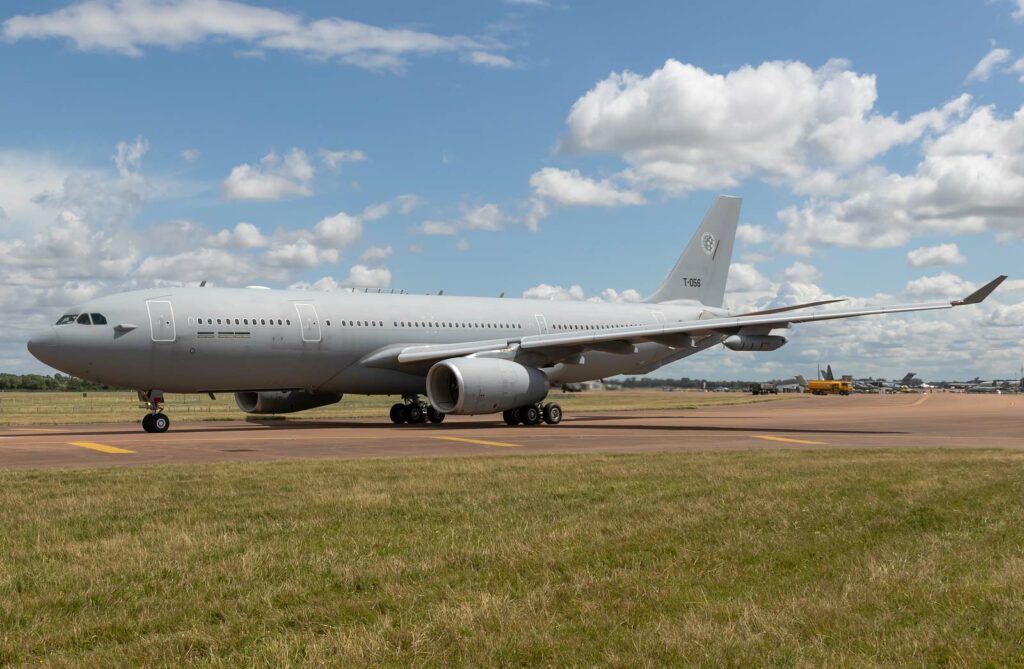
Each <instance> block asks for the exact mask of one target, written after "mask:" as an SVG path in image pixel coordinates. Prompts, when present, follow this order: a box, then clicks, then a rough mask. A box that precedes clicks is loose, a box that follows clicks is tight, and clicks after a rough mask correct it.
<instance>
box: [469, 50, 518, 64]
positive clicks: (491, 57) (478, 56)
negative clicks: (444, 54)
mask: <svg viewBox="0 0 1024 669" xmlns="http://www.w3.org/2000/svg"><path fill="white" fill-rule="evenodd" d="M464 60H468V61H469V62H470V63H473V64H474V65H482V66H484V67H497V68H509V67H515V66H516V64H515V63H514V62H512V59H511V58H509V57H508V56H502V55H501V54H499V53H492V52H490V51H471V52H469V55H467V56H465V57H464Z"/></svg>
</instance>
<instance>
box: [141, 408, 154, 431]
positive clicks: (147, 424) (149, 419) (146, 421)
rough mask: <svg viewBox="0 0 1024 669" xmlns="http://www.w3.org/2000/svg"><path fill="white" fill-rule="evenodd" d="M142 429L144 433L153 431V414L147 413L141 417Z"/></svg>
mask: <svg viewBox="0 0 1024 669" xmlns="http://www.w3.org/2000/svg"><path fill="white" fill-rule="evenodd" d="M142 429H143V430H145V431H146V432H152V431H153V414H151V413H147V414H146V415H145V416H143V417H142Z"/></svg>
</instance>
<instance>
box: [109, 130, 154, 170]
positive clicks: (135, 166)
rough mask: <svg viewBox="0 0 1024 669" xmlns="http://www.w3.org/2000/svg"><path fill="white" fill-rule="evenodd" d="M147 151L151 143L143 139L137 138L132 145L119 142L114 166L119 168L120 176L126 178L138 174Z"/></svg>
mask: <svg viewBox="0 0 1024 669" xmlns="http://www.w3.org/2000/svg"><path fill="white" fill-rule="evenodd" d="M147 151H149V142H147V141H146V140H145V139H143V138H142V137H136V138H135V141H134V142H132V143H131V144H129V143H128V142H123V141H122V142H118V143H117V151H116V152H115V153H114V164H115V165H116V166H117V172H118V174H120V175H121V177H122V178H124V177H127V176H129V175H131V174H134V173H135V172H138V171H139V168H141V167H142V156H144V155H146V152H147Z"/></svg>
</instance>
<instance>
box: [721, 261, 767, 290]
mask: <svg viewBox="0 0 1024 669" xmlns="http://www.w3.org/2000/svg"><path fill="white" fill-rule="evenodd" d="M771 288H772V282H771V281H770V280H769V279H768V277H766V276H765V275H763V274H761V272H760V271H759V270H758V269H757V267H755V266H754V265H750V264H748V263H741V262H737V263H733V264H732V266H731V267H730V268H729V279H728V281H726V284H725V289H726V290H727V291H729V292H749V291H764V290H770V289H771Z"/></svg>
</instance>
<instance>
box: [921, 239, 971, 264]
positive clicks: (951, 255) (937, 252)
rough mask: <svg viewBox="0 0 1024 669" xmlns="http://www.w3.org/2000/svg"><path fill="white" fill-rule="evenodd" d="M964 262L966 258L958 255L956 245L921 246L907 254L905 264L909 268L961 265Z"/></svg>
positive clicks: (958, 250)
mask: <svg viewBox="0 0 1024 669" xmlns="http://www.w3.org/2000/svg"><path fill="white" fill-rule="evenodd" d="M965 262H967V258H965V257H963V255H961V254H960V247H959V246H957V245H956V244H939V245H937V246H922V247H921V248H919V249H914V250H913V251H910V252H909V253H907V264H908V265H910V266H911V267H929V266H942V265H962V264H963V263H965Z"/></svg>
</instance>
